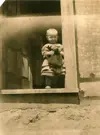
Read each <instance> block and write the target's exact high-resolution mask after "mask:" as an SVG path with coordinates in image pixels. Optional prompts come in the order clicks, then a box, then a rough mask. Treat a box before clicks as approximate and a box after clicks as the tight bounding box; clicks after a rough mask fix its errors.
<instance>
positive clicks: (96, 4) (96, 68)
mask: <svg viewBox="0 0 100 135" xmlns="http://www.w3.org/2000/svg"><path fill="white" fill-rule="evenodd" d="M76 15H77V16H76V22H77V37H78V38H77V41H78V52H79V70H80V75H81V77H89V76H90V73H94V74H95V75H96V77H100V29H99V28H100V0H87V1H86V0H76Z"/></svg>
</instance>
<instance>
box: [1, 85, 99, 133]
mask: <svg viewBox="0 0 100 135" xmlns="http://www.w3.org/2000/svg"><path fill="white" fill-rule="evenodd" d="M82 85H83V84H82ZM89 90H90V89H89ZM98 90H99V88H98ZM89 92H90V91H88V92H87V93H89ZM87 93H86V94H87ZM0 122H1V124H0V125H1V126H0V127H1V128H0V135H65V134H66V135H95V134H96V135H100V99H98V98H94V99H91V98H84V99H81V103H80V105H71V104H70V105H69V104H33V103H30V104H29V103H25V104H24V103H1V104H0Z"/></svg>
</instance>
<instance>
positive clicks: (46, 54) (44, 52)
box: [42, 44, 54, 58]
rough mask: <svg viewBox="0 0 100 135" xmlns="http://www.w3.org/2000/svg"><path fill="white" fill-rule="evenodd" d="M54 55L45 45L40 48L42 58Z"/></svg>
mask: <svg viewBox="0 0 100 135" xmlns="http://www.w3.org/2000/svg"><path fill="white" fill-rule="evenodd" d="M53 54H54V51H53V50H49V45H48V44H46V45H44V46H43V47H42V55H43V57H44V58H46V57H48V56H51V55H53Z"/></svg>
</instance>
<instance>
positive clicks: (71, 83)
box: [61, 0, 78, 90]
mask: <svg viewBox="0 0 100 135" xmlns="http://www.w3.org/2000/svg"><path fill="white" fill-rule="evenodd" d="M61 16H62V42H63V45H64V53H65V65H66V72H67V73H66V79H65V87H67V88H68V89H75V90H78V76H77V60H76V44H75V43H76V42H75V20H74V19H75V15H74V10H73V0H61Z"/></svg>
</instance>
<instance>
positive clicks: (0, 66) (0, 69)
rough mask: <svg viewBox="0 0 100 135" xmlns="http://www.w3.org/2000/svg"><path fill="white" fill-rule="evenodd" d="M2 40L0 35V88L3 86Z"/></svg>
mask: <svg viewBox="0 0 100 135" xmlns="http://www.w3.org/2000/svg"><path fill="white" fill-rule="evenodd" d="M3 52H4V50H3V42H2V38H1V37H0V89H3V88H4V61H3Z"/></svg>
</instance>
